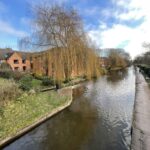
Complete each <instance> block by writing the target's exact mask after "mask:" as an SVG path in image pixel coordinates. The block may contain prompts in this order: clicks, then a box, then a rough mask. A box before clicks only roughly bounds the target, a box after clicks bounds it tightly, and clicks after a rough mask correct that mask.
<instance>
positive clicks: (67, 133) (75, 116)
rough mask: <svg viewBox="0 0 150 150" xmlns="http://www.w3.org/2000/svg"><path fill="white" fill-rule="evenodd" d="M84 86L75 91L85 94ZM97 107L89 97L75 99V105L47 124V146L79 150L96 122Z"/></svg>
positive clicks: (59, 149) (57, 148) (57, 149)
mask: <svg viewBox="0 0 150 150" xmlns="http://www.w3.org/2000/svg"><path fill="white" fill-rule="evenodd" d="M83 91H84V87H80V88H78V89H77V90H75V91H74V92H75V93H76V94H77V97H78V95H80V94H81V93H82V94H83ZM96 113H97V112H96V109H95V108H94V107H93V106H92V105H91V103H90V100H88V98H87V97H84V96H81V97H78V98H77V99H76V100H74V102H73V105H72V106H71V107H70V108H69V109H67V110H65V111H64V112H62V113H61V114H60V115H57V116H56V117H55V118H53V119H52V120H51V121H50V122H49V123H48V125H47V128H48V129H47V131H48V135H47V136H48V137H47V138H46V139H47V141H46V144H45V145H46V147H47V150H49V149H52V150H53V149H56V150H77V149H80V148H81V145H84V143H86V142H87V141H88V140H89V138H90V135H91V132H90V131H93V130H94V125H95V124H96V123H95V121H96V120H97V119H96V116H97V115H96Z"/></svg>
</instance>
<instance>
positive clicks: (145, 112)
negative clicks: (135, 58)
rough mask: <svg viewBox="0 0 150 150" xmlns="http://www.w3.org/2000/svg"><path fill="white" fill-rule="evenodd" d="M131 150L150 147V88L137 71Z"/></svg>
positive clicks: (143, 149) (146, 149) (142, 149)
mask: <svg viewBox="0 0 150 150" xmlns="http://www.w3.org/2000/svg"><path fill="white" fill-rule="evenodd" d="M133 114H134V115H133V125H132V127H133V128H132V142H131V150H149V149H150V89H149V87H148V84H147V83H146V81H145V79H144V77H143V75H142V74H141V73H140V72H139V71H138V70H137V71H136V94H135V104H134V113H133Z"/></svg>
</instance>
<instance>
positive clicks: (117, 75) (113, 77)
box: [107, 69, 128, 83]
mask: <svg viewBox="0 0 150 150" xmlns="http://www.w3.org/2000/svg"><path fill="white" fill-rule="evenodd" d="M127 76H128V70H127V69H122V70H117V71H110V72H109V74H108V76H107V79H108V81H110V82H113V83H116V82H118V81H121V80H123V79H124V78H126V77H127Z"/></svg>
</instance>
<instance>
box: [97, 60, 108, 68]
mask: <svg viewBox="0 0 150 150" xmlns="http://www.w3.org/2000/svg"><path fill="white" fill-rule="evenodd" d="M99 60H100V66H101V67H104V68H107V67H109V66H110V61H109V59H108V57H100V58H99Z"/></svg>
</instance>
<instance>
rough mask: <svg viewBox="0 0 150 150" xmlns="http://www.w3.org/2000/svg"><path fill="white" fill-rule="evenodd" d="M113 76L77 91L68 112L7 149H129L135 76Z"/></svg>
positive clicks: (130, 71)
mask: <svg viewBox="0 0 150 150" xmlns="http://www.w3.org/2000/svg"><path fill="white" fill-rule="evenodd" d="M110 76H113V77H110ZM110 76H109V77H106V76H105V77H101V78H99V79H98V80H97V81H93V82H92V81H90V82H88V83H85V84H83V86H81V87H79V88H77V89H75V90H74V101H73V103H72V105H71V106H70V107H69V108H68V109H66V110H65V111H63V112H61V113H60V114H58V115H56V116H55V117H53V118H52V119H50V120H49V121H47V122H46V123H44V124H42V125H41V126H40V127H38V128H36V129H35V130H33V131H31V132H30V133H28V134H26V135H25V136H23V137H22V138H20V139H18V140H17V141H16V142H14V143H12V144H11V145H9V146H8V147H6V148H5V149H4V150H20V149H22V150H128V149H129V146H130V128H131V119H132V118H131V116H132V110H133V102H134V94H135V75H134V73H133V69H132V68H130V69H129V70H126V71H125V72H122V73H121V74H120V73H119V74H118V72H116V73H115V72H114V73H113V74H111V75H110ZM114 83H115V84H114ZM129 85H130V86H129Z"/></svg>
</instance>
